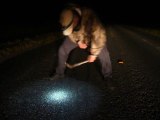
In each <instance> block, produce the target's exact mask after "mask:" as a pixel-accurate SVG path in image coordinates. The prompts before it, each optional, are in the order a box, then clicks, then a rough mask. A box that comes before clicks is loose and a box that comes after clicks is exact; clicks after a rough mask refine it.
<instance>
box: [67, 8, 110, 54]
mask: <svg viewBox="0 0 160 120" xmlns="http://www.w3.org/2000/svg"><path fill="white" fill-rule="evenodd" d="M68 37H69V38H70V40H71V41H73V42H74V43H77V41H82V42H83V43H86V44H87V45H88V46H89V49H90V53H91V54H92V55H95V56H98V55H99V53H100V51H101V50H102V48H103V47H104V45H105V44H106V40H107V36H106V30H105V29H104V27H103V26H102V24H101V22H100V21H99V19H98V18H97V16H96V15H95V13H94V12H93V11H92V10H90V9H88V8H82V9H81V27H80V30H79V31H74V32H73V33H72V34H71V35H69V36H68Z"/></svg>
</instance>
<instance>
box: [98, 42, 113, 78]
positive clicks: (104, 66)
mask: <svg viewBox="0 0 160 120" xmlns="http://www.w3.org/2000/svg"><path fill="white" fill-rule="evenodd" d="M98 58H99V60H100V63H101V71H102V74H103V77H104V78H107V77H111V74H112V65H111V60H110V55H109V52H108V49H107V46H106V45H105V47H104V48H103V49H102V51H101V52H100V54H99V55H98Z"/></svg>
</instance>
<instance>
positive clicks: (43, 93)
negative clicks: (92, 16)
mask: <svg viewBox="0 0 160 120" xmlns="http://www.w3.org/2000/svg"><path fill="white" fill-rule="evenodd" d="M107 33H108V49H109V51H110V56H111V61H112V67H113V78H112V81H104V80H103V79H102V77H101V74H100V72H99V69H100V66H99V64H98V63H99V62H98V60H97V61H96V62H95V63H90V64H85V65H82V66H80V67H77V68H75V69H72V70H70V69H67V70H66V74H67V77H66V78H65V79H62V80H57V81H50V80H48V78H49V77H50V75H51V74H53V73H54V70H55V66H56V64H57V54H56V53H57V49H58V46H59V45H60V44H59V43H57V42H54V43H52V44H49V45H45V46H42V47H39V48H37V49H33V50H31V51H28V52H25V53H23V54H21V55H19V56H17V57H14V58H12V59H9V60H7V61H5V62H3V63H1V64H0V89H1V90H0V94H1V104H0V110H1V111H0V117H1V120H158V119H159V118H160V114H159V113H160V94H159V92H160V87H159V86H160V49H159V48H160V46H159V44H155V42H153V41H154V38H152V37H150V36H146V35H144V34H141V33H139V32H137V31H135V30H134V31H133V30H132V29H129V27H123V26H108V28H107ZM159 43H160V41H159ZM86 56H87V53H86V52H85V51H84V50H80V49H78V48H77V49H75V50H74V51H73V52H72V53H71V56H70V59H69V62H70V63H75V62H78V61H81V60H85V57H86ZM119 60H122V61H123V64H120V63H118V61H119Z"/></svg>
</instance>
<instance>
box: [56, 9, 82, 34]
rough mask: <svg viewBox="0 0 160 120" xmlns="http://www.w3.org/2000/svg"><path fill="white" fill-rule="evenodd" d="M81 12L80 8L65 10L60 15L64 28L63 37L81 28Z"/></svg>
mask: <svg viewBox="0 0 160 120" xmlns="http://www.w3.org/2000/svg"><path fill="white" fill-rule="evenodd" d="M80 21H81V10H80V9H79V8H74V7H71V8H69V7H68V8H65V9H64V10H63V11H62V12H61V15H60V21H59V22H60V24H61V27H62V31H63V35H66V36H68V35H70V34H71V33H72V32H73V31H76V30H78V29H79V27H80Z"/></svg>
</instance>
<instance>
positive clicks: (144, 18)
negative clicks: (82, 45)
mask: <svg viewBox="0 0 160 120" xmlns="http://www.w3.org/2000/svg"><path fill="white" fill-rule="evenodd" d="M68 1H71V2H72V1H73V0H53V1H38V2H36V1H35V2H33V1H21V2H15V1H13V2H10V1H6V2H5V3H2V4H1V12H2V14H1V18H2V19H1V26H2V27H1V36H5V34H6V35H9V34H12V33H13V34H15V31H23V30H25V29H29V28H32V29H39V30H42V29H45V30H46V31H47V30H51V31H52V30H54V29H55V27H54V26H55V25H56V24H57V21H58V15H59V12H60V10H61V9H62V8H63V5H64V4H65V3H68ZM75 1H77V3H79V4H81V5H84V6H88V7H90V8H92V9H93V10H94V11H95V12H96V13H97V14H98V16H99V17H100V19H101V20H102V21H103V22H104V23H106V24H110V23H123V24H132V25H137V24H143V25H148V26H151V25H154V26H158V27H159V26H160V22H159V21H160V15H159V14H158V13H159V11H160V10H159V9H160V8H159V6H158V5H159V4H158V3H157V2H154V1H153V0H152V1H148V2H147V1H146V2H144V3H142V2H140V1H139V2H138V1H135V0H134V1H131V0H130V1H128V2H125V1H126V0H125V1H122V0H121V1H119V2H118V0H112V1H109V0H108V1H105V0H97V1H93V0H75ZM73 2H74V1H73ZM22 29H23V30H22ZM45 30H44V31H45ZM42 31H43V30H42ZM17 33H18V32H17Z"/></svg>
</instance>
